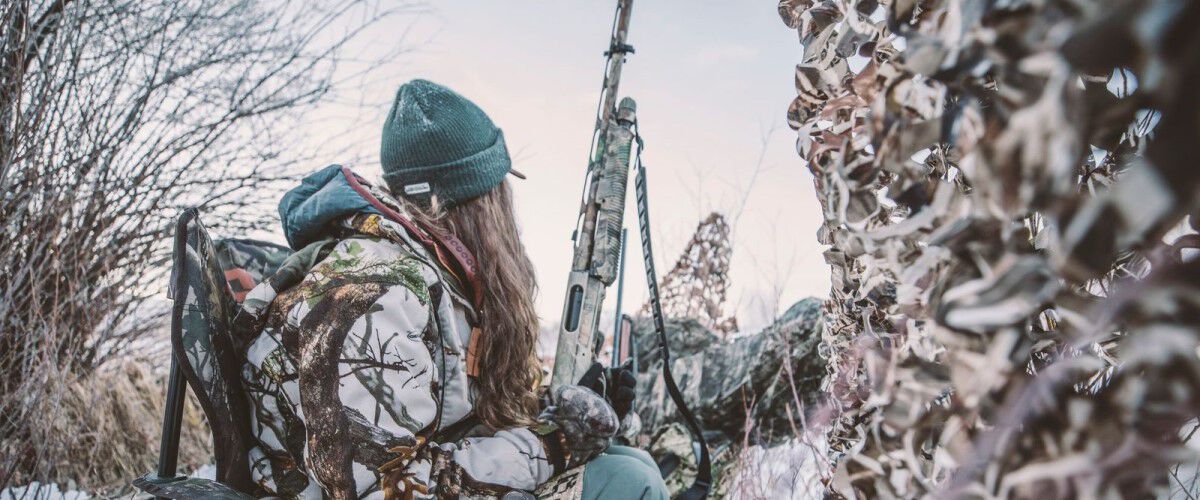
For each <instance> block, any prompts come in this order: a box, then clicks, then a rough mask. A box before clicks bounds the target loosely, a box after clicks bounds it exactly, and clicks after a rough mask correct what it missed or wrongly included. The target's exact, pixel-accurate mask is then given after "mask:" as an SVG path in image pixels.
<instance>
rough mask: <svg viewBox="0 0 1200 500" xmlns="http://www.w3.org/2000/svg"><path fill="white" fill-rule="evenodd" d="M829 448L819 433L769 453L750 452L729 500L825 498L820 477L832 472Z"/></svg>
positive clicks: (753, 449) (745, 454)
mask: <svg viewBox="0 0 1200 500" xmlns="http://www.w3.org/2000/svg"><path fill="white" fill-rule="evenodd" d="M826 448H827V446H826V441H825V435H824V434H823V433H819V432H812V433H810V434H809V435H808V436H807V437H805V438H803V439H793V440H791V441H788V442H786V443H783V444H781V445H779V446H775V447H772V448H769V449H764V448H763V447H761V446H752V447H750V448H748V449H747V450H746V451H743V452H742V456H741V458H740V460H741V461H742V466H741V467H739V468H738V472H737V473H736V475H735V476H734V477H733V478H732V479H731V480H732V481H733V483H732V484H731V485H730V487H729V493H730V495H729V496H730V498H791V499H814V500H816V499H820V498H824V496H825V488H824V487H823V486H822V485H821V475H822V474H823V473H828V469H829V465H828V461H827V459H826V456H827V454H826Z"/></svg>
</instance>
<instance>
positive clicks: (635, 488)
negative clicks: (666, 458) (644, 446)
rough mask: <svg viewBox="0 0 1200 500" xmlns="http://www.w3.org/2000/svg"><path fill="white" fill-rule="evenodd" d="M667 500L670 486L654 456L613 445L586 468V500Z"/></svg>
mask: <svg viewBox="0 0 1200 500" xmlns="http://www.w3.org/2000/svg"><path fill="white" fill-rule="evenodd" d="M626 498H629V499H635V498H641V499H648V500H666V499H667V498H669V497H668V496H667V485H666V484H665V483H664V482H663V479H662V476H661V475H659V473H658V467H657V466H656V465H654V462H653V461H652V460H650V455H649V454H648V453H646V452H644V451H642V450H638V449H634V448H628V447H624V446H613V447H611V448H609V449H608V450H606V451H605V452H604V454H602V455H600V456H598V457H596V458H594V459H592V461H591V462H588V463H587V467H585V468H584V469H583V500H618V499H622V500H623V499H626Z"/></svg>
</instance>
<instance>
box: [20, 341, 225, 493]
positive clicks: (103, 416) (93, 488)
mask: <svg viewBox="0 0 1200 500" xmlns="http://www.w3.org/2000/svg"><path fill="white" fill-rule="evenodd" d="M154 365H155V363H151V362H147V361H145V360H134V359H130V360H122V361H117V362H113V363H112V364H111V366H106V367H104V368H103V369H101V370H99V371H97V372H95V373H94V374H92V375H91V376H88V377H83V378H76V379H74V380H72V381H70V382H66V383H59V384H54V383H50V384H47V385H46V386H45V391H44V393H43V394H41V395H39V396H40V397H38V398H37V401H36V403H34V404H36V405H38V406H39V410H40V411H37V412H34V413H33V414H35V415H40V416H41V417H42V418H40V419H35V420H34V421H30V422H28V423H27V428H26V432H28V433H29V435H30V437H33V438H34V439H30V442H37V443H41V444H40V445H39V446H38V447H37V450H36V456H34V455H32V453H34V452H32V451H30V450H25V453H23V454H22V455H20V459H23V460H48V461H51V463H53V464H54V466H53V467H50V468H49V470H51V471H52V472H51V474H50V475H49V476H43V477H22V473H21V472H20V471H19V470H18V472H17V473H15V474H14V476H13V477H12V478H11V479H12V481H11V484H13V485H19V484H25V483H28V482H30V481H32V480H38V481H41V482H53V483H58V484H60V485H67V484H71V483H74V486H73V487H74V488H77V489H80V490H83V491H88V492H91V493H97V494H102V495H112V494H118V493H120V492H122V491H123V490H127V489H128V486H127V485H128V483H129V481H130V480H131V479H133V478H135V477H137V476H140V475H142V474H145V473H147V472H150V471H153V470H154V467H155V465H156V463H157V459H158V446H159V435H160V431H161V425H162V414H163V405H164V403H165V394H166V389H165V382H166V378H167V377H166V373H165V370H160V371H163V373H156V372H155V371H154V370H153V369H152V368H150V367H151V366H154ZM189 394H190V393H189ZM18 442H19V441H9V442H5V443H3V446H0V450H2V451H0V456H2V457H3V458H4V460H3V462H4V463H5V464H6V465H7V464H8V463H9V460H11V459H14V458H17V456H15V455H13V453H14V452H18V451H19V450H14V449H12V448H15V446H13V445H14V444H15V443H18ZM211 450H212V437H211V435H210V434H209V431H208V426H207V424H206V423H205V421H204V417H203V413H202V412H201V411H200V407H199V405H198V404H197V403H196V401H195V399H194V398H193V397H191V396H189V397H188V400H187V405H186V406H185V410H184V423H183V432H182V436H181V437H180V456H179V463H180V468H181V469H183V470H192V469H194V468H196V467H198V466H200V465H203V464H207V463H211V462H212V456H211ZM43 470H45V469H43Z"/></svg>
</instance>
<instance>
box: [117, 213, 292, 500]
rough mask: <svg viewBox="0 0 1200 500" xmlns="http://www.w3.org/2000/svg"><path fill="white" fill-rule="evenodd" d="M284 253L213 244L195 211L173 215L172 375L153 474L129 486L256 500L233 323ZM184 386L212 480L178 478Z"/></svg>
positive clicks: (163, 493) (260, 246) (171, 494)
mask: <svg viewBox="0 0 1200 500" xmlns="http://www.w3.org/2000/svg"><path fill="white" fill-rule="evenodd" d="M290 254H291V250H290V249H288V248H287V247H284V246H281V245H276V244H273V243H267V242H262V241H255V240H245V239H230V240H219V241H217V242H216V243H215V244H214V243H213V241H212V239H211V238H210V237H209V235H208V232H207V231H206V230H205V229H204V225H203V224H201V222H200V219H199V213H198V211H197V210H196V209H194V208H191V209H187V210H185V211H184V212H183V213H182V214H181V215H180V216H179V218H178V220H177V222H176V226H175V247H174V263H173V269H172V272H171V285H170V292H169V294H170V297H171V299H172V300H174V307H173V308H172V311H171V352H172V356H171V374H170V378H169V379H168V382H167V404H166V410H165V412H164V414H163V428H162V442H161V445H160V448H159V462H158V470H157V471H156V472H154V473H150V474H147V475H145V476H142V477H140V478H138V479H136V480H134V481H133V485H134V486H135V487H137V488H139V489H141V490H142V491H145V492H146V493H149V494H152V495H155V496H157V497H160V498H176V499H191V498H225V499H234V498H237V499H242V498H254V496H253V493H254V492H255V490H256V489H257V488H256V486H255V484H254V482H253V481H252V480H251V478H250V466H249V463H248V462H249V458H248V451H249V449H250V448H251V446H252V444H251V443H252V436H251V433H250V428H249V425H250V424H249V422H250V419H249V406H248V404H247V402H246V398H245V394H244V392H243V391H242V386H241V374H240V372H241V365H242V363H241V361H240V360H241V357H242V356H241V354H240V353H241V351H242V346H243V343H244V342H245V339H239V338H237V336H236V335H235V334H234V332H233V330H232V329H231V321H232V319H233V317H234V314H235V313H236V311H237V304H238V301H240V300H241V299H242V298H244V297H245V294H246V292H248V291H249V290H250V289H251V288H253V287H254V285H255V284H256V283H258V282H260V281H262V280H263V278H264V277H265V276H270V275H271V274H272V273H273V272H274V271H275V269H276V268H278V267H279V265H280V264H282V263H283V261H284V260H285V259H286V258H287V257H288V255H290ZM188 385H190V386H191V387H192V392H193V393H194V394H195V395H196V399H197V400H198V401H199V402H200V407H201V408H202V409H203V410H204V415H205V417H207V419H208V422H209V426H210V430H211V431H212V436H213V456H214V458H215V461H216V469H217V474H216V480H215V481H213V480H208V479H199V478H191V477H187V476H177V475H176V473H177V471H176V465H177V458H178V453H179V433H180V426H181V424H182V421H183V402H184V396H185V391H186V390H187V386H188Z"/></svg>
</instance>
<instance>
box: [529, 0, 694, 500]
mask: <svg viewBox="0 0 1200 500" xmlns="http://www.w3.org/2000/svg"><path fill="white" fill-rule="evenodd" d="M632 7H633V0H618V2H617V13H616V19H615V20H614V21H613V31H612V38H611V40H610V42H609V48H608V51H607V52H605V56H607V58H608V62H607V64H606V66H605V70H604V85H603V89H602V92H601V95H600V106H599V109H598V110H597V112H596V128H595V130H594V132H593V134H592V145H591V151H589V152H588V168H587V175H585V176H584V184H583V200H582V202H581V204H580V206H579V219H578V221H577V222H576V226H575V232H574V233H573V234H572V236H571V239H572V241H574V257H573V259H572V261H571V272H570V274H569V276H568V278H567V293H566V299H565V300H564V303H563V315H562V322H561V323H560V324H559V330H558V347H557V350H556V354H555V357H554V375H553V376H552V377H551V379H550V386H551V388H556V387H559V386H562V385H570V384H575V383H577V382H578V381H579V379H580V377H582V376H583V374H584V372H586V371H587V370H588V368H590V367H591V366H592V363H593V362H594V361H595V359H596V355H597V354H598V352H599V350H600V348H601V346H602V343H601V342H600V340H601V337H600V329H599V327H600V310H601V307H602V306H603V305H604V293H605V290H607V288H608V286H609V285H611V284H613V281H615V280H616V279H617V277H618V275H621V274H623V271H624V269H623V268H624V266H623V260H622V254H623V246H624V240H625V238H624V224H625V194H626V188H627V186H628V183H629V166H630V159H631V155H630V153H631V152H632V151H633V144H634V142H637V155H636V167H635V168H636V170H637V172H638V177H637V183H636V191H637V207H638V226H639V230H640V234H641V240H642V257H643V262H644V264H645V266H646V282H647V285H648V287H649V292H650V302H651V304H652V311H653V316H654V329H655V333H657V335H658V339H659V345H658V349H659V354H660V356H661V357H662V374H663V381H664V384H665V386H666V389H667V393H668V394H669V395H670V397H671V400H672V401H673V402H674V403H675V406H676V409H677V410H678V412H679V415H680V417H681V418H682V420H683V421H684V423H685V424H686V425H687V428H688V431H689V432H690V433H691V434H692V439H693V440H694V441H695V444H696V455H697V470H696V478H695V479H694V480H693V481H692V485H691V486H690V487H689V488H688V489H686V490H684V491H683V492H682V493H680V494H679V496H678V497H677V498H678V499H681V500H701V499H704V498H706V497H707V496H708V491H709V489H710V487H711V485H712V462H711V458H710V457H709V453H708V444H707V443H706V442H705V440H704V432H703V429H701V428H700V425H699V423H698V422H697V421H696V417H695V416H694V415H692V412H691V411H690V410H689V409H688V407H687V405H686V402H685V401H684V398H683V394H682V392H681V391H680V390H679V387H678V385H677V384H676V383H675V377H674V376H672V374H671V355H670V350H669V348H668V346H667V334H666V327H665V325H664V319H663V315H662V304H661V301H660V300H659V294H658V278H657V276H656V274H655V271H654V259H653V255H654V250H653V249H652V245H651V239H650V208H649V201H648V198H649V195H648V191H647V189H646V168H645V165H643V164H642V162H641V152H642V140H641V138H640V136H638V133H637V104H636V103H634V101H633V99H630V98H628V97H625V98H622V99H621V100H620V103H619V104H617V89H618V87H619V84H620V82H621V67H622V66H623V65H624V64H625V57H626V55H627V54H631V53H633V47H632V46H630V45H629V44H628V43H626V41H625V39H626V35H627V34H628V32H629V15H630V9H631V8H632ZM619 294H620V291H618V299H617V300H618V303H619V302H620V298H619ZM617 309H618V310H617V312H616V314H617V317H618V318H620V317H621V316H620V314H621V311H620V306H619V305H618V308H617ZM622 326H623V325H622V320H620V319H618V320H617V323H616V325H614V332H613V340H614V344H613V359H614V360H618V359H619V358H620V357H621V355H622V354H623V352H622V348H623V347H625V345H629V346H632V345H633V339H631V338H629V337H628V335H622V333H623V332H622V330H623V328H622ZM623 337H624V338H623ZM622 340H624V342H622ZM631 351H632V349H629V350H628V351H626V352H628V353H629V356H630V357H631V358H634V359H635V360H636V358H637V354H636V353H633V352H631Z"/></svg>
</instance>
